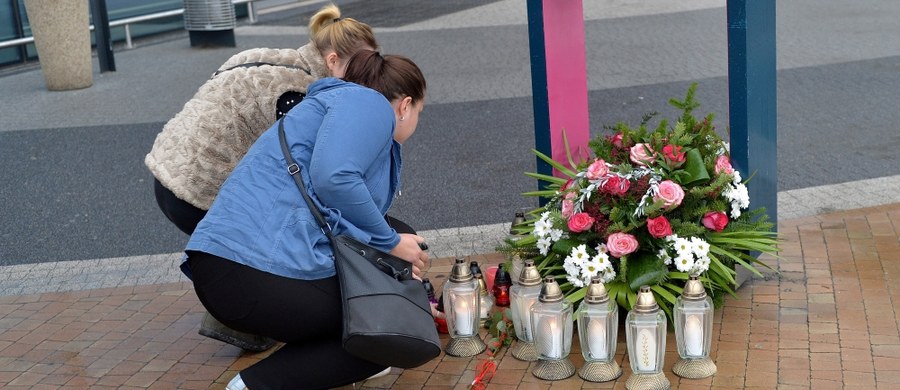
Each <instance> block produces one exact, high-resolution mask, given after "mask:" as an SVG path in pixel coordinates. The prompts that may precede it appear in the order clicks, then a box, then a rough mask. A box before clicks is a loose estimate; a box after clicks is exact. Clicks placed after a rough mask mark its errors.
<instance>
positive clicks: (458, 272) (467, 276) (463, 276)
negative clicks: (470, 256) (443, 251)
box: [450, 257, 473, 283]
mask: <svg viewBox="0 0 900 390" xmlns="http://www.w3.org/2000/svg"><path fill="white" fill-rule="evenodd" d="M472 278H473V277H472V271H470V270H469V265H468V264H466V259H464V258H462V257H457V258H456V262H455V263H454V264H453V269H451V270H450V281H451V282H455V283H459V282H467V281H470V280H472Z"/></svg>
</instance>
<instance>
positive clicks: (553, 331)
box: [540, 318, 562, 359]
mask: <svg viewBox="0 0 900 390" xmlns="http://www.w3.org/2000/svg"><path fill="white" fill-rule="evenodd" d="M540 330H541V336H542V338H543V340H544V343H543V345H542V346H543V350H542V351H541V354H542V355H544V356H546V357H548V358H551V359H561V358H562V342H561V340H560V339H562V331H561V330H560V329H559V324H557V323H556V318H544V321H543V325H541V329H540Z"/></svg>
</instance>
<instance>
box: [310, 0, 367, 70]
mask: <svg viewBox="0 0 900 390" xmlns="http://www.w3.org/2000/svg"><path fill="white" fill-rule="evenodd" d="M309 37H310V38H309V40H310V41H311V42H312V43H313V44H314V45H316V48H317V49H319V53H320V54H322V56H324V55H325V53H326V52H328V51H334V52H335V53H337V55H338V57H341V58H349V57H350V56H351V55H353V53H356V52H357V51H358V50H360V49H362V48H366V47H370V48H378V42H377V41H376V40H375V33H374V32H372V28H371V27H369V25H368V24H365V23H362V22H359V21H357V20H356V19H353V18H341V10H340V9H339V8H338V7H337V6H336V5H334V4H329V5H326V6H324V7H322V9H320V10H319V12H316V14H315V15H313V16H312V17H311V18H310V19H309Z"/></svg>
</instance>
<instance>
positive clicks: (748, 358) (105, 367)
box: [0, 203, 900, 389]
mask: <svg viewBox="0 0 900 390" xmlns="http://www.w3.org/2000/svg"><path fill="white" fill-rule="evenodd" d="M779 231H780V232H781V235H782V237H783V239H784V242H783V244H782V246H781V249H782V251H781V253H780V256H781V258H780V259H774V258H764V259H763V260H764V261H766V262H767V264H769V265H770V266H772V268H773V269H774V270H777V273H775V272H774V271H772V272H765V273H764V277H762V278H753V279H750V280H749V281H747V282H746V283H745V284H744V285H743V286H742V287H741V288H740V289H739V290H738V293H737V295H738V297H737V298H733V297H728V298H726V300H725V303H724V306H723V307H722V308H720V309H718V310H717V311H716V315H715V319H714V330H713V344H712V358H713V359H714V360H715V362H716V364H717V366H718V372H717V373H716V375H714V376H712V377H710V378H706V379H700V380H689V379H681V378H678V377H677V376H675V375H674V374H673V373H672V371H671V368H672V365H673V364H674V362H675V358H676V356H677V353H676V352H675V350H674V348H675V343H674V335H673V334H672V333H671V332H670V333H669V335H668V342H667V354H666V365H665V373H666V376H667V378H668V379H669V381H670V382H671V383H672V387H673V388H678V389H735V388H746V389H772V388H779V389H832V388H833V389H855V388H859V389H895V388H898V387H900V368H898V367H900V312H898V311H897V310H896V309H895V307H896V306H897V305H896V303H897V302H898V301H900V288H898V287H896V286H897V285H898V283H900V263H898V262H897V259H898V258H900V203H894V204H887V205H881V206H876V207H868V208H861V209H856V210H848V211H840V212H834V213H826V214H818V215H812V216H806V217H799V218H791V219H782V220H781V221H780V222H779ZM470 259H471V260H476V261H479V262H480V263H481V264H482V265H483V266H484V267H488V266H491V265H496V264H499V263H500V262H502V261H504V257H503V255H502V254H499V253H487V254H481V255H475V256H471V257H470ZM451 262H452V257H446V258H439V259H435V260H434V261H433V262H432V264H431V266H430V268H429V269H428V270H427V274H426V276H428V277H429V278H431V280H432V281H433V282H434V284H435V285H436V286H438V287H440V286H441V284H442V283H443V281H444V280H445V278H446V276H447V275H448V273H449V270H450V267H451V265H450V264H451ZM202 313H203V308H202V306H201V305H200V303H199V302H198V301H197V298H196V295H195V294H194V292H193V289H192V286H191V284H190V283H188V282H175V283H162V284H151V285H140V286H123V287H115V288H102V289H91V290H82V291H71V292H50V293H38V294H26V295H7V296H2V297H0V328H2V329H5V330H4V331H3V332H2V333H0V387H2V388H4V389H114V388H115V389H175V388H178V389H207V388H209V389H222V388H224V385H225V383H227V381H228V380H230V378H231V377H233V376H234V375H235V374H236V373H237V372H238V371H240V370H241V369H243V368H245V367H248V366H250V365H252V364H253V363H255V362H256V361H258V360H260V359H262V358H263V357H265V356H267V354H268V353H270V352H271V351H270V352H265V353H257V354H253V353H244V352H242V351H241V350H239V349H238V348H236V347H233V346H231V345H227V344H223V343H220V342H218V341H214V340H211V339H207V338H205V337H202V336H200V335H198V334H197V330H198V326H199V323H200V318H201V316H202ZM482 335H483V336H486V331H484V330H483V331H482ZM619 335H620V337H619V343H618V349H617V355H616V356H617V361H618V362H619V364H620V365H622V367H623V369H624V371H625V374H624V375H623V376H622V377H620V378H619V379H618V380H616V381H613V382H607V383H591V382H585V381H583V380H582V379H580V378H579V377H578V376H577V375H575V376H573V377H571V378H568V379H565V380H561V381H552V382H551V381H545V380H541V379H537V378H536V377H534V376H533V375H532V374H531V370H532V369H533V367H534V363H527V362H521V361H518V360H516V359H515V358H513V357H512V356H507V355H506V353H505V350H503V351H501V352H500V353H499V354H498V355H497V356H496V357H495V361H496V363H497V371H496V373H494V374H493V376H492V377H490V378H489V379H488V380H487V381H486V385H487V386H486V388H487V389H593V388H615V389H622V388H624V386H625V380H626V379H627V378H628V377H629V375H630V367H629V364H628V361H627V360H628V359H627V358H626V356H625V353H626V351H625V345H624V332H619ZM446 341H447V338H446V335H442V342H444V343H446ZM569 357H570V358H571V360H572V361H573V362H574V363H575V366H576V367H580V366H581V365H582V364H583V362H584V360H583V359H582V357H581V354H580V352H579V347H578V342H577V336H576V339H575V341H574V342H573V348H572V354H571V355H570V356H569ZM486 360H488V356H487V355H486V354H485V353H482V354H480V355H477V356H474V357H471V358H458V357H451V356H446V355H444V354H442V355H441V356H439V357H438V358H435V359H434V360H432V361H431V362H429V363H426V364H425V365H423V366H421V367H418V368H416V369H408V370H401V369H396V368H395V369H393V370H392V371H391V373H390V374H388V375H387V376H384V377H381V378H378V379H374V380H371V381H368V382H365V383H363V384H362V385H361V386H360V387H361V388H363V389H467V388H469V386H470V385H471V383H472V380H473V379H474V378H475V376H476V375H477V373H478V372H479V369H480V367H481V365H482V364H483V363H484V362H485V361H486Z"/></svg>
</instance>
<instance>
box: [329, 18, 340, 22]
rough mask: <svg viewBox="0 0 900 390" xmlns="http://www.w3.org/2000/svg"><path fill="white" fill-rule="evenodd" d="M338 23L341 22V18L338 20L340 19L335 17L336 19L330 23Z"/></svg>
mask: <svg viewBox="0 0 900 390" xmlns="http://www.w3.org/2000/svg"><path fill="white" fill-rule="evenodd" d="M340 21H341V18H340V17H337V18H334V19H332V20H331V23H337V22H340Z"/></svg>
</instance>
